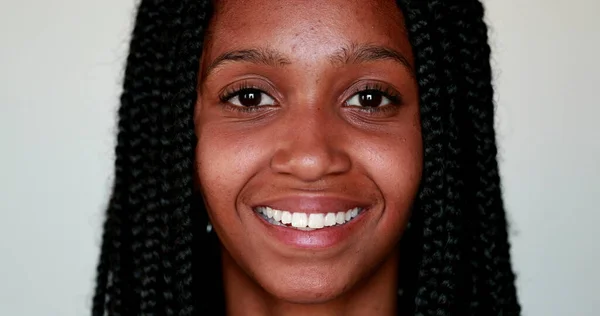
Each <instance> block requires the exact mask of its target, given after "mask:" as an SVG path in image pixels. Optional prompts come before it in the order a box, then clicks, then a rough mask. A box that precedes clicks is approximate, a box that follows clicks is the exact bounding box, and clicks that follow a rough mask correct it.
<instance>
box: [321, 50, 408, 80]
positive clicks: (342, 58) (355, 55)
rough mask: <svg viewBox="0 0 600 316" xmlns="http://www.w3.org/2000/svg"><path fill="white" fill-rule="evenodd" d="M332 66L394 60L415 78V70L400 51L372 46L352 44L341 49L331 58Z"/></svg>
mask: <svg viewBox="0 0 600 316" xmlns="http://www.w3.org/2000/svg"><path fill="white" fill-rule="evenodd" d="M329 60H330V61H331V63H332V64H338V65H348V64H360V63H368V62H375V61H380V60H392V61H396V62H398V63H400V64H401V65H402V66H404V68H406V70H407V71H408V72H409V73H410V75H411V76H413V77H414V76H415V74H414V69H413V67H412V65H411V64H410V62H409V61H408V59H407V58H406V57H405V56H404V55H403V54H402V53H400V52H399V51H396V50H394V49H392V48H389V47H385V46H380V45H372V44H350V45H347V46H345V47H342V48H340V49H339V50H338V51H336V52H335V53H333V54H332V55H331V56H329Z"/></svg>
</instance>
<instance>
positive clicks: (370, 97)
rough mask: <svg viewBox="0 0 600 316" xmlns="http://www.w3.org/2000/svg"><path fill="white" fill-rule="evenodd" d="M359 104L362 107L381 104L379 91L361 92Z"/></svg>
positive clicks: (372, 106)
mask: <svg viewBox="0 0 600 316" xmlns="http://www.w3.org/2000/svg"><path fill="white" fill-rule="evenodd" d="M359 97H360V105H362V106H364V107H370V108H374V107H378V106H379V105H380V104H381V99H382V96H381V94H379V93H373V92H362V93H361V94H360V95H359Z"/></svg>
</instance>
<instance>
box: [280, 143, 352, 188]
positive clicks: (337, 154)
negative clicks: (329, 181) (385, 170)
mask: <svg viewBox="0 0 600 316" xmlns="http://www.w3.org/2000/svg"><path fill="white" fill-rule="evenodd" d="M350 167H351V160H350V157H349V155H347V154H345V153H344V152H343V151H341V150H332V149H328V148H315V147H313V148H309V149H306V150H302V149H301V148H297V147H296V148H290V149H287V150H284V149H280V150H278V151H277V152H275V154H274V155H273V157H272V158H271V169H272V170H273V171H274V172H277V173H281V174H287V175H292V176H294V177H297V178H298V179H301V180H302V181H305V182H313V181H318V180H320V179H322V178H323V177H325V176H328V175H332V174H341V173H344V172H347V171H348V170H350Z"/></svg>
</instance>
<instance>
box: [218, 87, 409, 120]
mask: <svg viewBox="0 0 600 316" xmlns="http://www.w3.org/2000/svg"><path fill="white" fill-rule="evenodd" d="M244 90H258V91H260V92H262V93H265V94H267V95H269V94H268V93H266V92H265V90H266V89H264V88H262V87H260V86H257V85H253V84H250V83H249V82H245V81H244V82H241V83H240V84H238V85H235V86H233V87H230V88H227V89H226V90H225V91H224V92H223V93H222V94H221V95H220V96H219V100H220V101H221V104H222V105H223V106H225V107H227V109H228V110H232V111H238V112H243V113H251V112H256V111H259V110H261V107H260V106H251V107H242V106H236V105H232V104H230V102H229V100H231V99H232V98H233V97H235V96H237V95H239V94H240V93H241V92H242V91H244ZM364 92H377V93H381V95H382V96H383V97H385V98H387V99H388V100H390V103H389V105H387V106H382V107H373V108H366V107H365V108H360V111H363V112H367V113H385V112H388V111H390V110H394V108H396V107H398V106H400V105H401V104H402V96H401V95H400V94H399V93H397V92H396V91H395V90H393V89H392V88H390V87H387V86H384V85H382V84H380V83H370V84H366V85H364V86H361V87H359V88H356V89H355V90H354V93H353V94H352V95H351V96H350V97H353V96H355V95H357V94H359V93H364ZM269 96H270V97H271V98H273V97H272V96H271V95H269ZM273 99H275V98H273ZM349 99H350V98H347V99H346V101H344V103H346V102H347V101H348V100H349ZM357 108H358V107H357Z"/></svg>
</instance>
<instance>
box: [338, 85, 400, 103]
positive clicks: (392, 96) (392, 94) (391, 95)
mask: <svg viewBox="0 0 600 316" xmlns="http://www.w3.org/2000/svg"><path fill="white" fill-rule="evenodd" d="M365 91H378V92H380V93H381V94H382V95H383V96H384V97H386V98H388V99H389V100H390V103H391V104H395V105H399V104H402V102H403V101H402V99H403V98H402V94H401V93H400V92H399V91H398V89H396V88H395V87H394V86H393V85H391V84H389V83H386V82H383V81H381V80H360V81H357V82H354V83H353V84H352V85H351V86H350V88H348V89H347V90H346V93H344V94H342V103H343V104H345V103H346V102H348V100H350V99H351V98H352V97H354V96H355V95H357V94H358V93H361V92H365Z"/></svg>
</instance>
